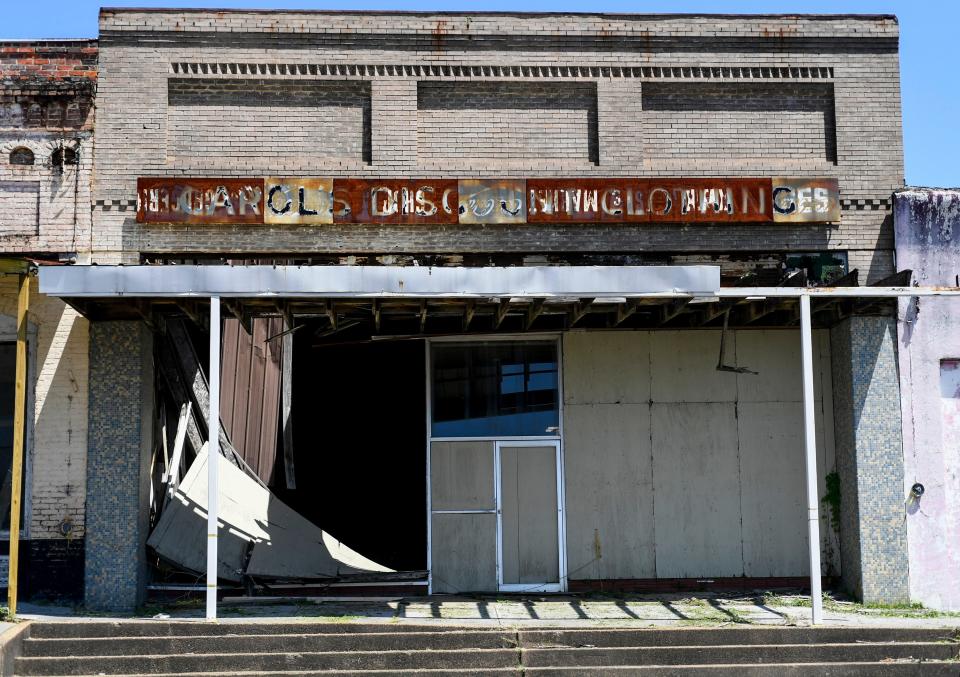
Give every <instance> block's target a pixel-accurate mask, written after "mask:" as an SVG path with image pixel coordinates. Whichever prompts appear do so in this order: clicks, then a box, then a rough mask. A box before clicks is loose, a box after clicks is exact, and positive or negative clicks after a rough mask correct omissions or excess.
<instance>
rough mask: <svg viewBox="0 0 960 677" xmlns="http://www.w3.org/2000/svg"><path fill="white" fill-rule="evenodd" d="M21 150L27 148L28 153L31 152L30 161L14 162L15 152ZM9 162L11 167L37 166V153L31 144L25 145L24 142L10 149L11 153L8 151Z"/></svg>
mask: <svg viewBox="0 0 960 677" xmlns="http://www.w3.org/2000/svg"><path fill="white" fill-rule="evenodd" d="M21 150H25V151H27V152H28V153H30V162H14V161H13V154H14V153H16V152H18V151H21ZM7 164H8V165H9V166H10V167H36V166H37V153H36V152H35V151H34V150H33V149H32V148H30V147H29V146H25V145H23V144H21V145H19V146H15V147H14V148H12V149H10V152H9V153H7Z"/></svg>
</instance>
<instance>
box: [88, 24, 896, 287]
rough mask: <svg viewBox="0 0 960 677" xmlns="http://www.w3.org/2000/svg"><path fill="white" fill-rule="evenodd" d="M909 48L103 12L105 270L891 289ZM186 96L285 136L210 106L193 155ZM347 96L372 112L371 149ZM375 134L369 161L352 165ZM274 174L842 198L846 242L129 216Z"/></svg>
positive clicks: (841, 28) (786, 36) (746, 29)
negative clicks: (524, 272)
mask: <svg viewBox="0 0 960 677" xmlns="http://www.w3.org/2000/svg"><path fill="white" fill-rule="evenodd" d="M185 26H189V30H183V27H185ZM341 31H348V34H349V36H350V37H349V39H344V38H343V35H344V34H343V33H342V32H341ZM897 39H898V27H897V24H896V21H895V20H894V19H893V18H892V17H870V16H864V17H850V16H837V17H773V16H769V17H764V16H758V17H743V16H723V17H720V16H711V17H690V16H678V17H653V16H643V15H635V16H626V15H625V16H618V15H610V16H599V15H577V16H569V15H536V14H510V15H495V14H494V15H469V14H442V13H441V14H424V13H411V14H390V13H376V12H363V13H351V12H340V13H324V12H319V13H317V12H248V11H235V12H227V13H215V12H205V11H189V12H183V11H179V12H178V11H174V10H163V11H137V10H108V11H104V12H103V13H102V14H101V42H100V46H101V59H100V66H101V71H100V79H99V90H98V112H99V115H100V119H99V128H98V143H97V156H96V164H97V174H98V181H97V188H96V192H95V195H94V201H95V208H94V219H95V221H96V224H97V228H96V236H95V238H94V249H95V258H96V259H97V260H99V261H103V262H110V261H127V262H135V261H138V260H139V257H140V255H141V254H143V253H192V254H196V253H201V252H205V253H220V254H230V253H232V254H257V253H300V254H303V253H337V254H375V253H407V254H416V253H419V254H431V253H460V254H463V253H494V252H514V253H529V254H536V253H538V252H539V253H543V252H551V253H564V252H681V253H691V254H696V253H698V252H699V253H708V252H709V253H722V252H725V253H730V252H733V253H736V252H747V251H750V252H756V251H778V252H783V251H816V250H824V249H837V250H843V251H847V252H849V259H850V265H851V267H858V268H860V270H861V273H862V274H863V275H862V277H861V279H867V280H871V281H872V280H876V279H879V278H880V277H882V276H885V275H887V274H889V273H890V272H892V257H891V250H892V240H891V231H890V222H889V217H888V211H887V209H886V206H887V204H888V202H889V197H890V193H891V191H892V190H893V189H895V188H896V187H898V186H900V185H901V184H902V182H903V160H902V142H901V132H900V105H899V100H900V96H899V71H898V55H897ZM691 41H695V42H696V45H697V49H695V50H692V49H690V44H691ZM188 83H192V84H188ZM190 87H194V88H197V87H215V88H217V89H218V91H244V92H247V93H248V94H249V95H250V98H249V101H247V103H246V104H245V105H248V106H249V108H247V109H246V110H248V111H250V112H251V116H252V117H251V118H250V120H251V121H253V120H255V119H258V118H257V117H256V116H257V115H261V114H262V113H261V112H260V111H262V110H267V109H269V110H270V111H271V112H272V113H273V119H274V120H275V121H276V125H266V126H264V125H261V126H259V128H257V129H254V127H257V126H256V125H253V124H252V123H251V124H249V125H243V124H242V125H240V126H239V128H238V127H237V126H236V125H232V124H231V125H228V124H221V126H220V129H219V133H218V132H217V127H216V122H217V121H225V120H233V119H234V117H233V116H236V115H237V108H238V107H237V106H236V105H234V104H235V103H237V102H236V101H232V102H231V101H225V100H223V99H222V97H219V98H218V97H213V98H210V99H208V100H207V101H206V102H205V103H204V105H203V106H202V109H203V110H202V116H201V117H198V118H197V119H196V120H195V121H194V123H192V124H193V126H192V130H193V132H192V134H193V135H192V136H191V132H189V131H188V130H187V128H186V127H185V126H184V125H185V124H186V122H185V118H184V117H183V115H184V111H183V110H182V108H183V106H181V103H180V102H182V99H181V98H179V96H180V94H181V93H182V92H184V91H186V90H187V89H189V88H190ZM231 88H239V89H231ZM350 88H353V89H352V90H351V89H350ZM364 88H367V89H364ZM321 91H322V92H329V93H332V96H328V97H327V98H323V99H321V97H320V96H319V95H317V93H318V92H321ZM347 91H354V92H357V91H362V92H369V111H370V119H369V129H367V127H366V123H365V122H361V120H360V117H361V116H360V115H358V112H359V111H360V110H361V109H363V110H365V108H364V106H365V105H366V104H359V103H354V104H348V103H345V102H343V100H342V99H343V96H344V94H343V93H344V92H347ZM357 99H360V100H362V99H363V97H362V96H361V97H357ZM309 100H315V101H316V102H317V103H316V105H304V104H305V102H307V101H309ZM131 111H136V115H131ZM196 112H197V111H196V108H194V113H196ZM205 121H213V126H212V127H207V126H206V125H207V124H208V122H205ZM237 129H239V130H242V131H241V133H239V134H236V132H237ZM301 129H311V130H313V132H312V139H309V140H308V139H305V138H304V137H302V136H300V132H299V131H298V130H301ZM235 134H236V136H234V135H235ZM366 134H369V149H370V151H369V157H367V156H366V155H365V153H364V152H360V153H359V154H358V152H357V151H358V148H361V141H360V139H362V138H363V137H364V135H366ZM278 139H281V140H283V141H284V142H282V143H279V144H278V143H277V142H278ZM184 144H190V145H189V147H191V148H194V149H195V151H196V153H195V155H193V156H191V157H185V156H184V155H182V154H181V153H180V152H179V150H184V149H186V147H187V146H185V145H184ZM224 144H226V146H224ZM224 151H226V152H224ZM281 171H282V172H283V173H286V174H292V175H304V176H317V175H323V176H370V177H375V176H383V177H389V176H417V175H420V176H450V177H470V176H485V177H498V176H611V177H615V176H677V175H684V176H718V175H719V176H756V175H760V176H794V175H799V176H805V175H813V176H834V177H836V178H838V179H839V182H840V188H841V192H842V197H843V198H844V200H845V201H846V203H845V204H846V207H847V208H846V209H845V210H844V212H843V220H842V224H841V225H840V226H791V227H783V226H777V227H771V226H750V227H745V226H731V227H726V226H723V227H720V226H705V227H696V228H677V227H670V226H628V225H617V226H600V225H579V224H577V225H563V226H550V227H531V226H520V227H509V228H507V227H497V226H493V227H485V228H483V229H477V228H470V227H462V226H448V227H436V226H383V225H378V226H340V225H336V226H325V227H323V229H322V230H321V229H317V228H296V227H291V228H284V229H277V228H270V227H249V226H243V227H216V228H210V227H189V226H176V227H171V226H147V227H144V226H140V225H138V224H136V223H135V219H134V214H133V212H132V210H131V209H130V205H131V204H132V202H133V201H134V200H135V190H134V188H135V180H136V177H137V176H151V175H153V176H156V175H175V174H182V173H189V174H192V175H206V176H244V175H248V176H249V175H254V176H269V175H275V174H276V173H278V172H281ZM857 200H863V201H874V202H876V203H878V204H879V205H880V207H881V209H877V210H862V209H859V210H858V209H855V208H853V207H854V206H855V204H856V201H857ZM108 207H109V210H108V209H107V208H108Z"/></svg>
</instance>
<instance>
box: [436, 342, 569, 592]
mask: <svg viewBox="0 0 960 677" xmlns="http://www.w3.org/2000/svg"><path fill="white" fill-rule="evenodd" d="M488 341H514V342H524V341H529V342H532V343H535V342H545V341H552V342H553V343H554V344H555V345H556V347H557V400H558V401H557V406H558V408H559V430H557V432H556V434H554V435H536V436H530V437H510V436H500V437H484V436H480V437H434V436H433V427H432V423H433V411H432V406H433V388H432V370H433V366H432V364H431V346H432V345H433V344H437V343H481V342H488ZM423 344H424V345H423V347H424V354H425V359H424V380H425V381H426V388H425V391H424V398H425V400H426V407H425V410H426V416H425V418H426V421H425V424H426V432H427V434H426V444H425V452H426V457H427V463H426V480H427V481H426V493H427V510H426V512H427V594H428V595H432V594H433V514H434V510H433V497H432V496H431V491H430V488H431V485H430V482H431V476H430V454H431V449H432V445H433V442H471V441H475V442H479V441H485V442H493V443H494V450H493V454H494V483H495V491H496V497H495V502H496V506H495V507H494V510H470V511H460V510H454V511H444V512H457V513H460V512H472V513H476V512H480V513H491V512H492V513H497V539H496V540H497V543H496V548H497V583H498V586H499V584H500V581H501V578H502V574H501V566H500V516H499V500H500V499H499V491H500V488H499V487H500V452H499V450H498V448H497V445H498V444H500V443H501V442H507V443H509V445H515V446H522V445H524V444H526V445H528V446H547V445H549V444H557V445H558V449H559V451H558V454H559V455H558V457H557V483H558V484H557V488H558V491H557V508H558V510H557V512H558V514H559V519H558V522H559V524H558V534H559V537H560V538H559V541H558V549H559V551H560V552H559V556H560V567H559V573H560V583H559V585H558V584H550V585H547V586H539V587H536V586H535V587H533V588H532V589H531V587H530V585H526V584H521V585H519V586H517V590H516V592H526V591H530V592H538V591H542V592H550V591H552V592H567V589H568V581H567V547H566V542H567V538H566V534H567V513H566V483H565V482H564V477H565V476H566V473H565V471H564V458H563V456H564V454H563V426H564V411H563V409H564V406H563V405H564V402H563V399H564V396H563V372H564V369H563V332H557V331H552V332H530V333H528V334H516V333H510V334H506V333H504V334H483V333H478V334H463V335H459V336H428V337H426V338H425V339H424V341H423ZM500 590H501V591H504V592H506V591H507V590H506V589H504V588H500Z"/></svg>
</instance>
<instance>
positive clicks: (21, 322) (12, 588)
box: [7, 274, 30, 617]
mask: <svg viewBox="0 0 960 677" xmlns="http://www.w3.org/2000/svg"><path fill="white" fill-rule="evenodd" d="M29 306H30V276H29V275H27V274H21V275H20V293H19V295H18V296H17V374H16V379H17V383H16V394H15V400H14V409H13V464H12V468H11V473H13V482H12V487H11V491H10V570H9V574H8V576H7V609H8V613H9V615H10V616H11V617H13V616H16V614H17V568H18V564H19V560H18V557H19V554H20V494H21V493H22V492H23V488H22V487H21V484H22V480H23V436H24V432H25V431H26V425H25V422H26V414H27V310H28V308H29Z"/></svg>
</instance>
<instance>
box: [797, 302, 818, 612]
mask: <svg viewBox="0 0 960 677" xmlns="http://www.w3.org/2000/svg"><path fill="white" fill-rule="evenodd" d="M800 355H801V360H802V363H803V443H804V450H805V452H806V469H807V530H808V540H809V544H808V545H809V551H810V608H811V611H812V614H811V619H810V621H811V623H812V624H813V625H818V624H820V623H822V622H823V596H822V593H821V590H820V496H819V493H818V491H817V430H816V410H815V409H814V403H813V332H812V329H811V321H810V296H809V295H808V294H804V295H803V296H801V297H800Z"/></svg>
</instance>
